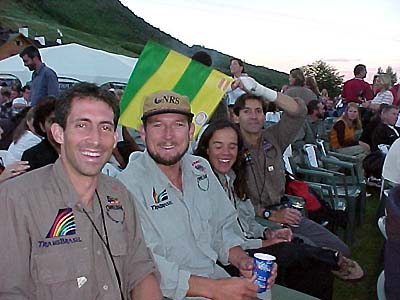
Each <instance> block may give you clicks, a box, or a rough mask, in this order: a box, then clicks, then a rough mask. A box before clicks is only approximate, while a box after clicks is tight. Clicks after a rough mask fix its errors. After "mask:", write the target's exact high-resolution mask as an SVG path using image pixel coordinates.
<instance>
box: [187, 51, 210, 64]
mask: <svg viewBox="0 0 400 300" xmlns="http://www.w3.org/2000/svg"><path fill="white" fill-rule="evenodd" d="M192 59H193V60H195V61H198V62H199V63H202V64H203V65H206V66H207V67H211V65H212V58H211V56H210V54H208V53H207V52H205V51H197V52H196V53H194V54H193V55H192Z"/></svg>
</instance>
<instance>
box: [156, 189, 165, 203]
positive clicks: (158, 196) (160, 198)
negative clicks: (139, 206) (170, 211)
mask: <svg viewBox="0 0 400 300" xmlns="http://www.w3.org/2000/svg"><path fill="white" fill-rule="evenodd" d="M166 200H168V193H167V190H166V189H164V190H163V191H162V192H161V193H159V194H157V193H156V190H155V189H154V188H153V201H154V204H157V203H160V202H162V201H166Z"/></svg>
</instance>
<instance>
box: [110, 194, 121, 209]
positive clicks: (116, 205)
mask: <svg viewBox="0 0 400 300" xmlns="http://www.w3.org/2000/svg"><path fill="white" fill-rule="evenodd" d="M106 206H107V208H108V209H122V204H121V201H119V199H118V198H114V197H111V196H107V205H106Z"/></svg>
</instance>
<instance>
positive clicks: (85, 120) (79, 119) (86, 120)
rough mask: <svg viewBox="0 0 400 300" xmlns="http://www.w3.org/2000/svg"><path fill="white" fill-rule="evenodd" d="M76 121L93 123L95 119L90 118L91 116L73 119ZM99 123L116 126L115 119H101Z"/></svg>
mask: <svg viewBox="0 0 400 300" xmlns="http://www.w3.org/2000/svg"><path fill="white" fill-rule="evenodd" d="M76 122H89V123H93V121H92V120H91V119H89V118H78V119H75V120H73V123H76ZM99 124H109V125H112V126H114V121H107V120H104V121H100V122H99Z"/></svg>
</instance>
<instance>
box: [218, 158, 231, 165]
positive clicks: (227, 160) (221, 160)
mask: <svg viewBox="0 0 400 300" xmlns="http://www.w3.org/2000/svg"><path fill="white" fill-rule="evenodd" d="M219 161H220V162H222V163H224V164H226V163H229V162H230V161H231V160H230V159H219Z"/></svg>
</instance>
